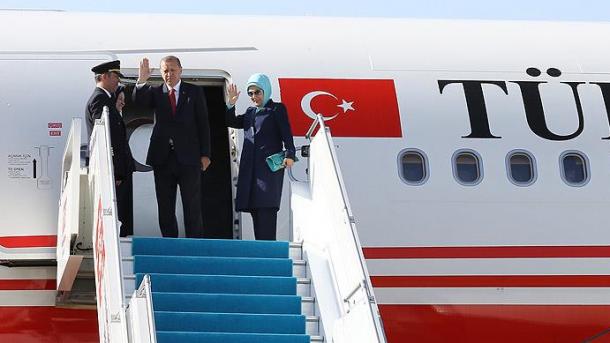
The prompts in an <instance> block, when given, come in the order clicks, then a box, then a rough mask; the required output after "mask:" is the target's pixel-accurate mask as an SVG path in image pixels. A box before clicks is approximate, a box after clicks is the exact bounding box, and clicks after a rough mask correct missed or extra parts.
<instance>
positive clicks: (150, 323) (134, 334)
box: [128, 274, 157, 343]
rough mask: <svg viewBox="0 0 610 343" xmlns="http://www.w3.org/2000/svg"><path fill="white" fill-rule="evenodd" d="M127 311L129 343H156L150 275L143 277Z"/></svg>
mask: <svg viewBox="0 0 610 343" xmlns="http://www.w3.org/2000/svg"><path fill="white" fill-rule="evenodd" d="M128 309H129V311H128V312H129V323H130V330H131V331H130V333H131V337H130V341H132V342H137V343H157V334H156V332H157V329H156V328H155V312H154V309H153V302H152V285H151V282H150V275H148V274H146V275H144V278H143V279H142V282H141V283H140V287H138V289H136V290H135V291H134V292H133V296H132V297H131V300H130V301H129V308H128Z"/></svg>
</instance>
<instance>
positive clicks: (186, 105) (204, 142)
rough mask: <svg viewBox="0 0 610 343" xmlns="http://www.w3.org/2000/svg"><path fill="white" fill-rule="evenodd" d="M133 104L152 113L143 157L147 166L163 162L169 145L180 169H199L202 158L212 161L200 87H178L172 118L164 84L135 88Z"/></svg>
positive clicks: (188, 84)
mask: <svg viewBox="0 0 610 343" xmlns="http://www.w3.org/2000/svg"><path fill="white" fill-rule="evenodd" d="M134 100H135V101H136V102H137V103H138V104H141V105H143V106H146V107H151V108H154V110H155V126H154V128H153V132H152V135H151V137H150V146H149V147H148V155H147V157H146V163H147V164H148V165H151V166H156V165H157V166H158V165H161V164H164V163H165V162H166V160H167V156H168V154H169V152H170V141H171V142H173V146H174V152H175V154H176V159H177V160H178V162H180V163H181V164H183V165H191V166H200V165H201V157H202V156H207V157H211V156H210V126H209V123H208V108H207V104H206V101H205V96H204V94H203V89H201V87H197V86H195V85H193V84H190V83H186V82H184V81H182V82H181V83H180V95H179V96H178V104H176V115H173V114H172V110H171V105H170V102H169V96H168V89H167V86H166V85H165V84H163V85H160V86H149V85H143V86H140V87H135V90H134Z"/></svg>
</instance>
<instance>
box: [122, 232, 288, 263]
mask: <svg viewBox="0 0 610 343" xmlns="http://www.w3.org/2000/svg"><path fill="white" fill-rule="evenodd" d="M132 251H133V255H168V256H216V257H255V258H288V256H289V243H288V242H281V241H246V240H233V239H191V238H158V237H134V238H133V239H132Z"/></svg>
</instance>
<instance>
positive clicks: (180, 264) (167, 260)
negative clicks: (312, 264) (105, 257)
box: [133, 255, 292, 276]
mask: <svg viewBox="0 0 610 343" xmlns="http://www.w3.org/2000/svg"><path fill="white" fill-rule="evenodd" d="M133 270H134V272H136V273H165V274H205V275H256V276H292V260H290V259H288V258H254V257H247V258H244V257H192V256H185V257H182V256H146V255H134V269H133Z"/></svg>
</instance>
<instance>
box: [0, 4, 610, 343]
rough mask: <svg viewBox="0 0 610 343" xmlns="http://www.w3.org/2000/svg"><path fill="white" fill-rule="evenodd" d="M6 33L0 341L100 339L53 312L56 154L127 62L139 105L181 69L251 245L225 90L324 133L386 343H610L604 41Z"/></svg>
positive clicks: (400, 29) (145, 181) (149, 194)
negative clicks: (157, 68)
mask: <svg viewBox="0 0 610 343" xmlns="http://www.w3.org/2000/svg"><path fill="white" fill-rule="evenodd" d="M0 31H1V32H4V37H5V38H4V39H3V40H2V48H1V51H0V75H1V76H2V79H3V83H2V85H1V86H0V108H2V118H3V119H4V120H5V125H4V133H3V135H2V137H3V140H2V144H1V149H2V155H3V156H4V157H3V158H2V159H0V168H2V169H3V170H5V172H4V176H3V177H1V178H0V189H2V196H1V197H0V207H1V208H2V216H0V245H1V247H0V260H2V264H3V266H2V267H0V340H2V341H7V342H8V341H11V342H41V341H45V342H94V341H97V340H98V324H97V319H98V318H97V315H96V312H95V310H91V309H80V308H77V307H74V306H68V307H67V308H64V307H58V306H56V296H57V284H58V283H59V282H58V281H56V270H55V266H54V262H53V261H54V260H55V258H56V257H55V256H56V255H55V254H56V250H55V247H56V244H58V243H57V234H58V233H57V232H58V226H57V223H58V201H59V197H60V188H61V180H62V178H63V176H62V175H61V168H62V152H63V151H64V147H65V146H66V136H67V135H68V131H69V129H70V128H69V126H70V122H71V118H73V117H80V116H82V114H83V112H84V105H85V103H86V101H87V99H88V96H89V94H90V92H91V91H92V89H93V87H94V81H93V77H92V74H91V73H90V68H91V67H92V66H93V65H96V64H98V63H100V62H102V61H105V60H110V59H115V58H116V59H120V60H121V65H122V72H123V74H125V76H126V78H125V79H124V80H123V82H124V83H125V84H127V85H130V84H132V83H133V82H135V79H136V78H137V68H138V63H139V61H140V60H141V59H142V58H143V57H148V58H149V59H150V60H151V63H152V64H155V63H156V62H155V61H159V59H160V58H161V57H163V56H165V55H169V54H173V55H177V56H178V57H180V59H181V61H182V65H183V67H184V72H183V79H184V80H186V81H189V82H193V83H196V84H198V85H201V86H202V87H204V88H205V91H206V96H207V102H208V106H209V107H210V122H211V127H212V132H213V136H214V137H215V140H214V141H213V149H214V152H213V156H214V157H213V164H212V165H213V167H215V168H213V169H212V170H211V171H210V172H208V174H206V179H205V183H206V185H208V186H207V187H208V188H206V193H205V196H204V197H205V200H204V205H203V206H204V210H205V208H206V207H205V206H209V203H210V202H222V203H223V204H224V207H222V209H223V210H222V211H217V212H216V213H206V219H205V220H206V222H207V225H224V226H225V227H227V229H228V230H231V231H230V232H231V233H234V235H235V236H236V237H240V238H244V239H251V238H252V233H251V229H250V223H249V216H247V215H245V216H242V215H241V214H239V213H235V212H234V211H233V209H232V194H234V183H233V181H232V180H233V179H232V178H233V177H234V176H235V173H236V170H237V168H236V163H237V159H236V156H237V155H239V148H240V142H241V141H240V139H241V135H240V133H239V132H238V131H235V132H234V131H231V130H227V129H226V127H225V126H224V119H223V111H224V109H223V108H224V103H225V98H224V96H225V95H224V87H225V85H226V84H227V83H229V82H231V83H236V84H237V85H239V86H241V87H243V85H244V83H245V81H246V80H247V78H248V76H249V75H250V74H252V73H255V72H263V73H266V74H267V75H269V76H270V77H271V79H272V83H273V92H274V94H273V96H272V98H273V99H275V100H279V101H282V102H283V103H284V104H286V106H287V108H288V112H289V115H290V120H291V125H292V129H293V133H294V135H295V137H297V145H303V144H307V140H306V139H305V138H304V136H305V134H306V132H307V129H308V128H309V126H310V125H311V122H312V120H313V119H315V118H316V116H317V115H318V114H320V115H322V116H323V117H324V118H325V121H326V124H327V125H328V126H329V127H330V132H331V134H332V136H333V141H334V144H335V149H336V154H337V156H338V161H339V164H340V166H341V171H342V175H343V180H344V182H345V188H346V190H347V193H348V194H349V200H350V203H351V211H352V213H353V217H354V218H353V219H354V221H355V224H356V226H357V230H358V236H359V237H360V244H361V245H362V248H363V249H362V250H363V254H364V257H365V258H366V267H367V268H368V272H369V273H370V277H371V278H370V280H371V283H372V286H373V288H374V296H375V298H376V302H377V305H378V308H379V311H380V314H381V320H382V323H383V328H384V332H385V336H386V338H387V341H388V342H391V343H398V342H603V341H605V340H608V339H609V338H608V336H607V335H606V334H607V333H608V332H609V331H608V328H609V327H610V321H609V318H610V226H609V224H608V219H607V217H608V215H607V213H608V210H609V209H610V75H609V73H610V64H609V63H608V60H609V59H610V46H608V45H607V44H604V43H603V42H605V41H606V39H607V37H608V36H609V35H610V25H608V24H602V23H556V22H513V21H445V20H403V19H367V18H359V19H353V18H315V17H252V16H199V15H157V14H155V15H153V14H141V15H139V14H94V13H87V14H85V13H66V12H53V11H50V12H49V11H0ZM156 75H157V76H158V73H157V74H156ZM158 80H159V79H158ZM248 103H249V100H248V99H247V97H245V96H242V97H241V98H240V100H239V102H238V103H237V108H238V109H245V108H246V107H247V106H248ZM124 119H125V121H126V122H127V125H128V127H129V128H130V130H131V131H130V132H131V137H130V145H131V147H132V150H133V151H134V157H135V158H136V160H137V161H138V162H139V163H140V165H139V166H138V168H139V169H138V171H139V172H137V173H135V174H134V196H135V201H134V213H135V234H136V236H159V235H160V232H159V229H158V225H157V222H156V220H157V219H156V218H157V216H156V210H155V209H156V207H155V196H154V188H153V178H152V173H150V172H149V169H148V168H147V167H146V166H145V165H143V164H142V163H144V162H143V161H144V156H145V152H146V148H147V145H148V137H149V135H150V132H151V127H152V117H151V113H150V112H147V111H144V110H142V109H139V108H136V107H134V106H130V105H129V104H128V106H127V108H126V110H125V113H124ZM83 130H84V129H83ZM83 137H85V133H84V131H83ZM306 165H307V164H306V163H304V162H302V163H299V164H297V165H296V166H295V168H294V170H293V174H294V178H295V179H296V180H304V179H306V178H307V177H308V176H307V174H306V171H305V167H306ZM287 182H288V178H287ZM295 182H296V181H295ZM289 190H290V187H288V186H286V187H285V192H286V193H285V194H284V197H283V199H284V203H283V205H282V210H281V215H280V224H281V225H280V227H281V228H280V234H279V236H280V238H282V239H285V240H288V239H297V240H298V238H299V236H298V234H295V233H294V230H293V226H291V224H290V223H291V221H292V219H291V215H290V213H289V212H290V211H289V209H290V199H291V194H290V192H289ZM216 205H217V204H216ZM180 212H181V211H178V213H180Z"/></svg>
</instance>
